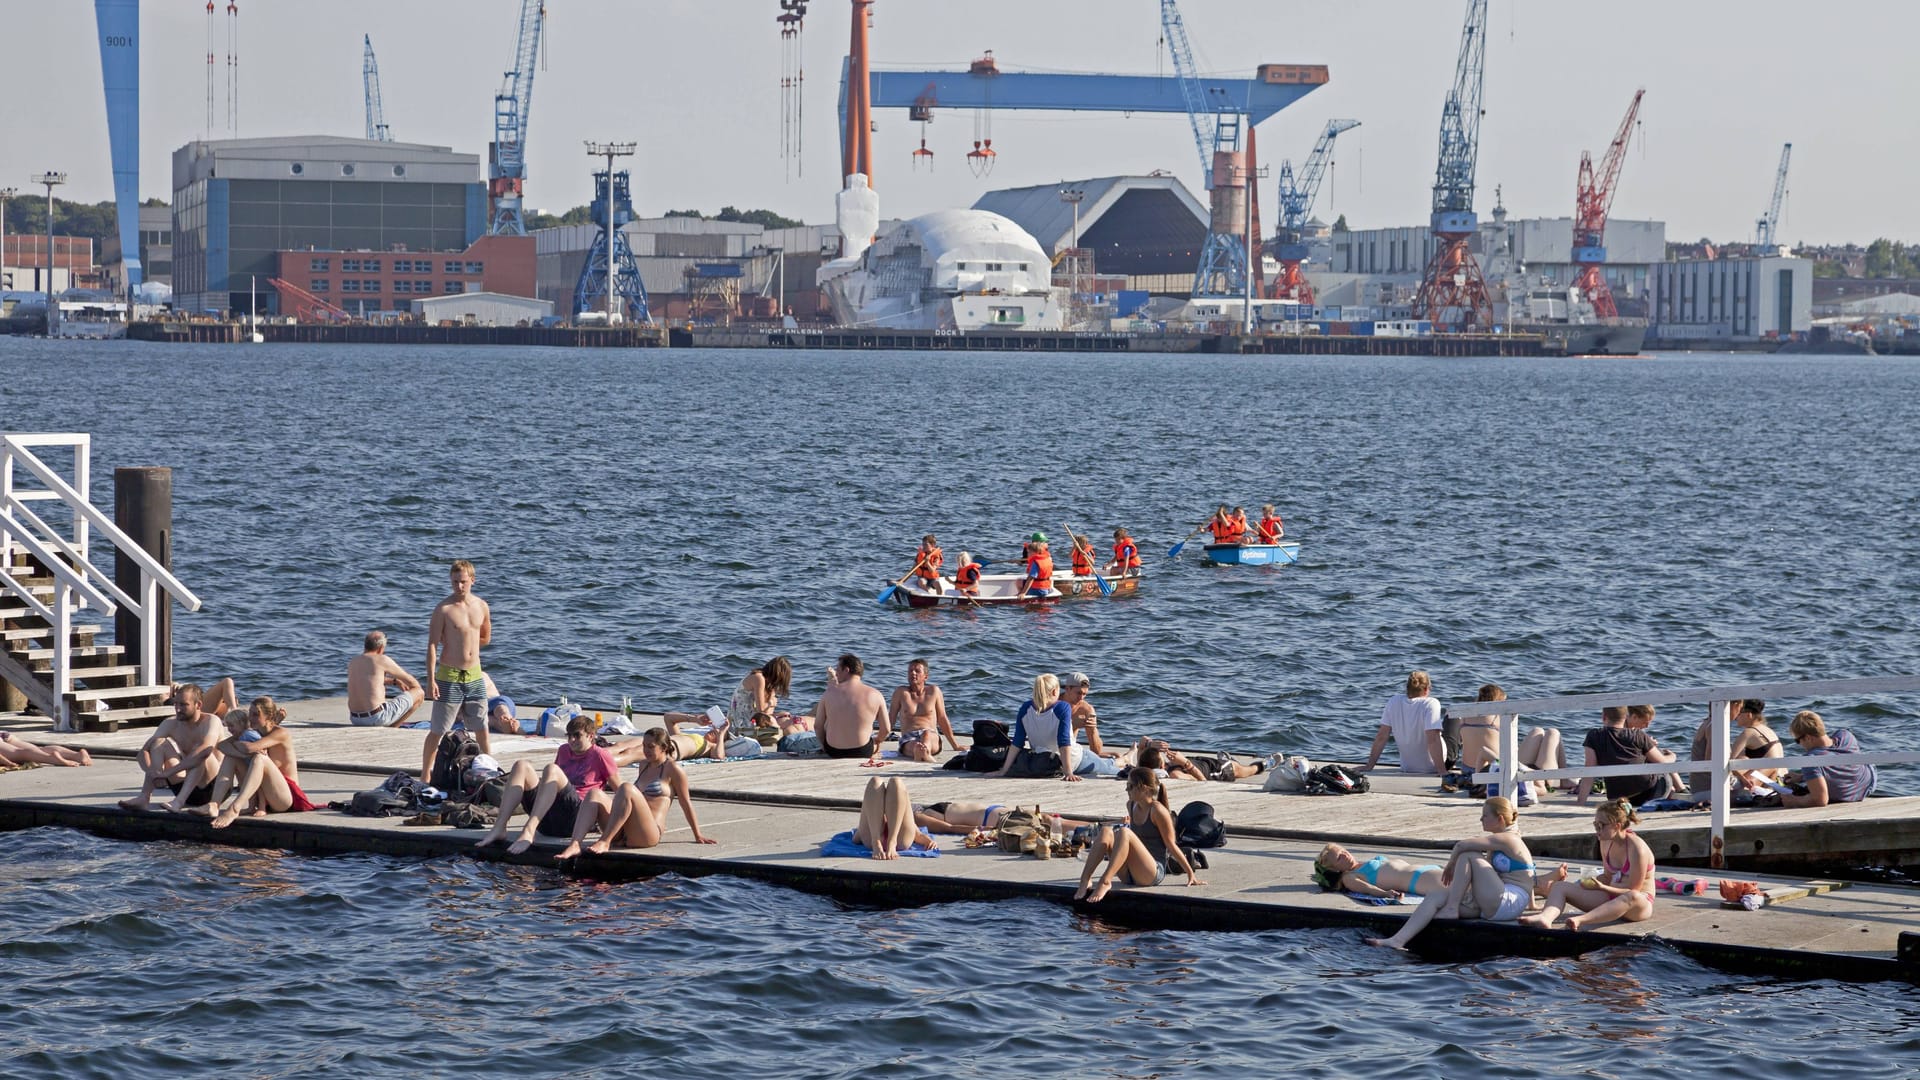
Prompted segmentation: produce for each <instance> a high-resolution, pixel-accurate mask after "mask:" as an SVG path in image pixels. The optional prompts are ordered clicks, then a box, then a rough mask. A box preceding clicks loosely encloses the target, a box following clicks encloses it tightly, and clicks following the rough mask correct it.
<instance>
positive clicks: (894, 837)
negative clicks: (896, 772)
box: [853, 776, 940, 859]
mask: <svg viewBox="0 0 1920 1080" xmlns="http://www.w3.org/2000/svg"><path fill="white" fill-rule="evenodd" d="M853 842H854V843H856V844H859V845H860V846H862V847H865V848H869V849H871V850H872V851H873V857H874V858H876V859H897V858H899V857H900V852H902V851H906V850H910V849H913V848H922V849H931V850H934V851H938V850H939V849H940V845H939V844H936V843H934V840H933V837H931V836H928V835H927V834H926V833H923V832H921V831H920V827H919V826H918V825H916V824H915V823H914V812H913V804H912V803H911V802H909V801H907V785H906V782H905V781H903V780H899V779H896V778H894V777H887V778H886V779H884V780H883V779H881V778H880V777H878V776H876V777H874V778H873V779H871V780H868V781H867V790H866V791H865V792H864V793H862V794H861V796H860V824H858V825H856V826H854V829H853Z"/></svg>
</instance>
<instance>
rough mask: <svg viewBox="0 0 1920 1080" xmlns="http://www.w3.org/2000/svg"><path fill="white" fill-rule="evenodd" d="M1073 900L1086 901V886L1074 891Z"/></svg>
mask: <svg viewBox="0 0 1920 1080" xmlns="http://www.w3.org/2000/svg"><path fill="white" fill-rule="evenodd" d="M1073 898H1074V899H1075V900H1085V899H1086V898H1087V887H1086V886H1085V885H1082V886H1080V887H1079V888H1077V889H1075V890H1073Z"/></svg>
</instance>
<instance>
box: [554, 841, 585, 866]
mask: <svg viewBox="0 0 1920 1080" xmlns="http://www.w3.org/2000/svg"><path fill="white" fill-rule="evenodd" d="M578 854H580V845H579V844H576V843H573V842H572V841H569V842H568V843H567V846H566V847H563V848H561V849H560V853H559V854H558V855H555V856H554V857H553V861H554V862H566V861H567V860H568V859H571V858H573V857H574V856H575V855H578Z"/></svg>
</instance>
